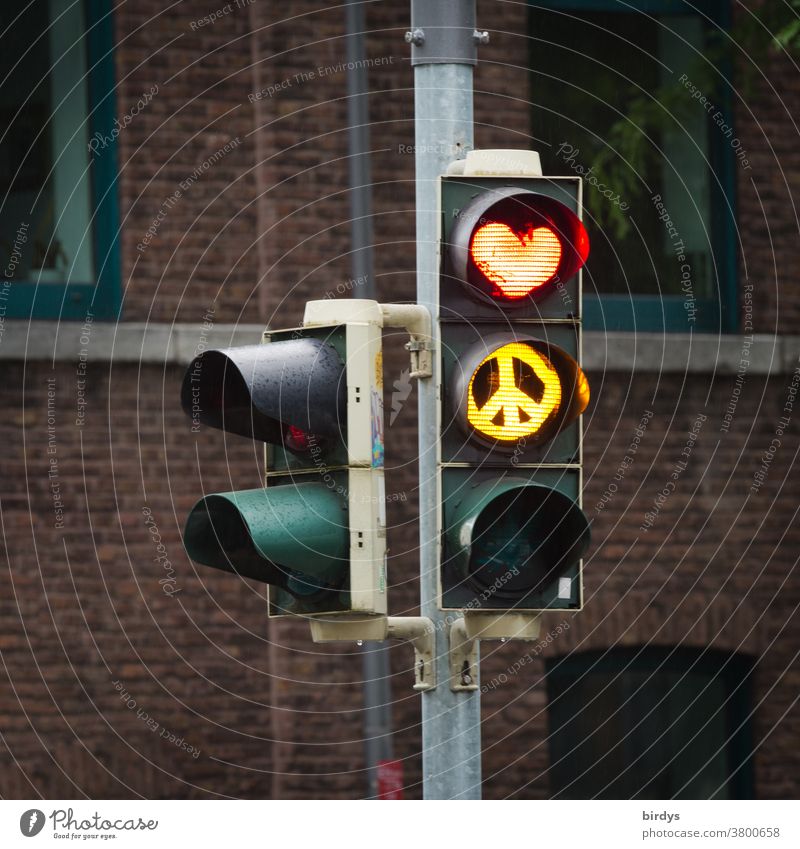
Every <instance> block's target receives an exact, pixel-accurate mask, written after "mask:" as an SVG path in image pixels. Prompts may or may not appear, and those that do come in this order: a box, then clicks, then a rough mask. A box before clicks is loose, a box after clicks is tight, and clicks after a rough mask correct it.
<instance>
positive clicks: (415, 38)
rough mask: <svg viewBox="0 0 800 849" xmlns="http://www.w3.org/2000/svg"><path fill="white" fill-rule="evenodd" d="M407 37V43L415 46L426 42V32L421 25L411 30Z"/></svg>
mask: <svg viewBox="0 0 800 849" xmlns="http://www.w3.org/2000/svg"><path fill="white" fill-rule="evenodd" d="M405 37H406V43H407V44H413V45H414V46H415V47H421V46H422V45H423V44H424V43H425V33H424V32H423V31H422V30H421V29H420V28H419V27H417V28H416V29H415V30H414V31H413V32H412V31H411V30H409V31H408V32H407V33H406V36H405Z"/></svg>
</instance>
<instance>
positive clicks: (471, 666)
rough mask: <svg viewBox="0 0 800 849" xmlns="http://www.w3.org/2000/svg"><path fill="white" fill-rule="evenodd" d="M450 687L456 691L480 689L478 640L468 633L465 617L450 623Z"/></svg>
mask: <svg viewBox="0 0 800 849" xmlns="http://www.w3.org/2000/svg"><path fill="white" fill-rule="evenodd" d="M450 689H451V690H452V691H453V692H455V693H459V692H467V691H469V690H477V689H478V640H477V638H475V637H470V636H469V635H468V634H467V627H466V624H465V622H464V620H463V619H456V621H455V622H453V623H452V624H451V625H450Z"/></svg>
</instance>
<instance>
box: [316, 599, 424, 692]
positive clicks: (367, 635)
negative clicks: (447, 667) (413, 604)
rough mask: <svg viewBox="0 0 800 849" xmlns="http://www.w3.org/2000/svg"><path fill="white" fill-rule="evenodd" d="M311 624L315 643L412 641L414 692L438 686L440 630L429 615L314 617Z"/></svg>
mask: <svg viewBox="0 0 800 849" xmlns="http://www.w3.org/2000/svg"><path fill="white" fill-rule="evenodd" d="M309 624H310V625H311V639H312V640H313V641H314V642H315V643H332V642H339V641H342V640H346V641H353V640H355V641H361V640H374V641H377V642H383V641H384V640H387V639H388V640H408V641H409V642H410V643H411V645H412V646H414V689H415V690H432V689H433V688H434V687H435V686H436V656H435V650H436V630H435V627H434V624H433V620H431V619H429V618H428V617H427V616H370V617H365V616H363V615H359V616H337V617H336V618H328V619H315V618H310V619H309Z"/></svg>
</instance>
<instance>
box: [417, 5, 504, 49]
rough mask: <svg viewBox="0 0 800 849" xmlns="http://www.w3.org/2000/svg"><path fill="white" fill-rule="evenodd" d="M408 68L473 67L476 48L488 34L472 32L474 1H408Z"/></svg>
mask: <svg viewBox="0 0 800 849" xmlns="http://www.w3.org/2000/svg"><path fill="white" fill-rule="evenodd" d="M405 39H406V42H407V43H408V44H410V45H411V64H412V65H442V64H460V65H477V63H478V55H477V49H476V48H477V45H478V44H486V43H487V42H488V40H489V38H488V33H485V32H482V31H478V30H476V29H475V0H437V2H433V3H432V2H431V0H411V29H410V30H409V31H408V32H407V33H406V35H405Z"/></svg>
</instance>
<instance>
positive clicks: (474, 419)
mask: <svg viewBox="0 0 800 849" xmlns="http://www.w3.org/2000/svg"><path fill="white" fill-rule="evenodd" d="M498 153H501V154H502V153H503V152H498ZM470 156H472V154H470V155H469V156H468V158H467V160H466V164H465V166H464V173H462V174H451V175H448V176H446V177H443V178H442V181H441V213H442V217H441V256H440V283H439V331H440V351H441V355H440V356H441V359H440V372H439V373H440V377H441V428H440V442H439V451H440V463H439V486H440V493H441V502H440V503H441V510H440V518H441V528H442V534H441V551H440V568H439V579H440V607H441V608H442V609H462V610H468V611H494V612H496V613H497V612H502V611H513V612H515V613H538V612H540V611H543V610H555V609H560V610H565V609H566V610H576V609H579V608H580V607H581V606H582V603H583V595H582V580H581V565H582V559H581V558H582V556H583V554H584V553H585V551H586V548H587V547H588V544H589V524H588V521H587V519H586V517H585V515H584V513H583V511H582V510H581V486H582V479H581V468H582V466H581V459H582V458H581V445H580V442H581V420H580V416H581V414H582V413H583V412H584V410H585V409H586V406H587V404H588V402H589V386H588V382H587V380H586V377H585V375H584V374H583V371H582V370H581V367H580V355H581V316H580V308H581V279H580V269H581V267H582V265H583V264H584V263H585V261H586V258H587V256H588V253H589V242H588V238H587V235H586V230H585V229H584V227H583V224H582V222H581V182H580V179H579V178H576V177H563V178H545V177H541V176H519V175H518V174H515V175H513V176H503V175H502V174H500V175H498V174H497V170H496V169H495V171H494V173H493V174H492V175H491V176H489V175H487V174H485V173H484V174H482V173H479V172H478V171H473V172H470V170H469V166H470Z"/></svg>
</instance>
